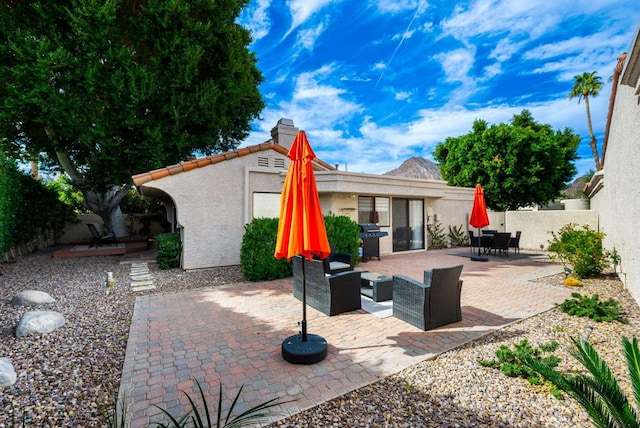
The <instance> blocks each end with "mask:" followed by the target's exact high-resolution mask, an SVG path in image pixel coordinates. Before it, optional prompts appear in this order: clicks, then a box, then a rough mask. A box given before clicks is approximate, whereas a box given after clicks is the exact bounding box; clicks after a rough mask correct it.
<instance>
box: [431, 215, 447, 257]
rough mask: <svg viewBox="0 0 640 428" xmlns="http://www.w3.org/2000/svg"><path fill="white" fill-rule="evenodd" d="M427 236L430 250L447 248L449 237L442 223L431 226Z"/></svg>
mask: <svg viewBox="0 0 640 428" xmlns="http://www.w3.org/2000/svg"><path fill="white" fill-rule="evenodd" d="M427 236H428V237H429V246H428V249H430V250H437V249H440V248H447V235H446V234H445V233H444V230H443V229H442V223H440V222H437V221H436V222H435V223H434V224H433V225H432V226H429V227H428V228H427Z"/></svg>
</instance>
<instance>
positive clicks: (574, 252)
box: [549, 223, 608, 279]
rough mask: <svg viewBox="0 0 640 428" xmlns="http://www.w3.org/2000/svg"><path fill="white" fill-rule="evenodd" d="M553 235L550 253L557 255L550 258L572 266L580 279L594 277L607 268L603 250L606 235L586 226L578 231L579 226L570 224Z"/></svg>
mask: <svg viewBox="0 0 640 428" xmlns="http://www.w3.org/2000/svg"><path fill="white" fill-rule="evenodd" d="M551 235H552V236H553V239H552V240H550V241H549V251H551V252H553V253H556V254H554V255H551V256H550V257H551V258H552V259H554V260H555V259H558V260H560V262H562V264H563V265H565V266H570V267H571V269H572V270H573V274H574V275H575V276H576V277H577V278H578V279H582V278H591V277H594V276H596V275H598V274H599V273H601V272H602V270H603V269H604V268H605V267H606V266H607V262H608V260H607V257H606V255H605V254H604V251H603V248H602V240H603V239H604V233H602V232H595V231H593V230H591V228H590V227H589V226H586V225H585V226H582V228H581V229H578V228H577V225H575V224H572V223H569V224H567V225H565V226H563V227H562V228H561V229H560V231H559V232H558V233H557V234H556V233H555V232H551Z"/></svg>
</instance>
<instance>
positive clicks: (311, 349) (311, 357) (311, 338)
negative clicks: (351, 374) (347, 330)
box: [282, 334, 327, 364]
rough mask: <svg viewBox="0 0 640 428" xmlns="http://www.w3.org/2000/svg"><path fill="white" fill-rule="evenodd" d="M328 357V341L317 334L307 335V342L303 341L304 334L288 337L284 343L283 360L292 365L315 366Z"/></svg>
mask: <svg viewBox="0 0 640 428" xmlns="http://www.w3.org/2000/svg"><path fill="white" fill-rule="evenodd" d="M326 356H327V341H326V340H324V339H323V338H322V337H320V336H318V335H316V334H307V341H306V342H303V341H302V334H296V335H295V336H289V337H287V338H286V339H285V340H284V342H282V358H284V360H285V361H287V362H289V363H292V364H315V363H319V362H320V361H322V360H324V359H325V357H326Z"/></svg>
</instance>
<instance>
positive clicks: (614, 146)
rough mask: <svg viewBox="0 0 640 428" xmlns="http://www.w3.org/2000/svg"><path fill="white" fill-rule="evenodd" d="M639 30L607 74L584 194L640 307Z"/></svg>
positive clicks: (606, 245)
mask: <svg viewBox="0 0 640 428" xmlns="http://www.w3.org/2000/svg"><path fill="white" fill-rule="evenodd" d="M639 160H640V27H639V28H638V31H637V32H636V36H635V38H634V40H633V42H632V44H631V47H630V49H629V51H628V53H627V54H626V55H622V56H620V57H619V59H618V65H617V67H616V69H615V70H614V73H613V85H612V92H611V98H610V103H609V114H608V118H607V126H606V130H605V138H604V142H603V153H602V161H603V164H604V167H603V169H602V170H601V171H598V172H597V173H596V174H595V175H594V177H593V178H592V180H591V182H590V183H589V185H588V187H587V189H586V191H587V194H588V195H589V198H590V200H591V209H592V210H596V211H598V212H599V222H600V229H601V230H602V231H603V232H604V233H605V234H606V236H605V240H604V245H605V247H606V248H607V249H610V250H612V249H613V248H615V250H616V251H617V252H618V254H619V255H620V257H621V263H620V266H619V267H618V268H619V271H620V279H621V280H622V281H623V283H624V284H625V286H626V287H627V288H628V289H629V291H630V292H631V294H632V295H633V296H634V298H635V300H636V301H638V302H640V259H639V257H640V227H638V221H639V220H638V215H639V214H640V192H639V191H638V183H640V167H639V166H638V162H639Z"/></svg>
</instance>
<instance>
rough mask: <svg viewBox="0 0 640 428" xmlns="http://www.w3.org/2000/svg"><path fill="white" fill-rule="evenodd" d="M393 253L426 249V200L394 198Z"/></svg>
mask: <svg viewBox="0 0 640 428" xmlns="http://www.w3.org/2000/svg"><path fill="white" fill-rule="evenodd" d="M392 208H393V211H392V227H393V251H394V252H396V251H408V250H421V249H424V248H425V246H424V242H425V240H424V200H422V199H403V198H393V203H392Z"/></svg>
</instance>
